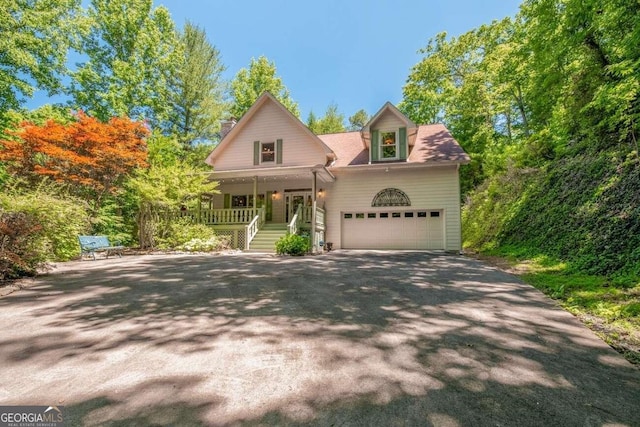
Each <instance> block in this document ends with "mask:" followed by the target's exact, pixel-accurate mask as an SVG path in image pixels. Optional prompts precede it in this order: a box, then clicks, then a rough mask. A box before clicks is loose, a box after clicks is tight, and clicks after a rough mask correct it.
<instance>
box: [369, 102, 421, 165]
mask: <svg viewBox="0 0 640 427" xmlns="http://www.w3.org/2000/svg"><path fill="white" fill-rule="evenodd" d="M417 131H418V127H417V126H416V124H415V123H413V122H412V121H411V120H409V118H408V117H407V116H405V115H404V114H402V113H401V112H400V110H398V109H397V108H396V107H395V106H394V105H393V104H391V103H390V102H387V103H386V104H384V105H383V106H382V108H381V109H380V110H379V111H378V112H377V113H376V114H375V115H374V116H373V117H372V118H371V120H369V122H368V123H367V124H366V125H365V126H364V127H363V128H362V131H361V133H362V141H363V144H364V145H365V148H366V149H368V150H369V163H381V162H406V161H407V158H408V157H409V154H410V152H411V148H412V147H413V145H414V143H415V139H416V134H417Z"/></svg>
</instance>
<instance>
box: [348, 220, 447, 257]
mask: <svg viewBox="0 0 640 427" xmlns="http://www.w3.org/2000/svg"><path fill="white" fill-rule="evenodd" d="M341 216H342V224H341V236H342V247H343V248H345V249H434V250H435V249H444V247H445V238H444V211H443V210H390V211H383V212H380V211H378V212H366V211H365V212H363V211H352V212H343V213H342V214H341Z"/></svg>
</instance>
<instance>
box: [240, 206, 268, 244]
mask: <svg viewBox="0 0 640 427" xmlns="http://www.w3.org/2000/svg"><path fill="white" fill-rule="evenodd" d="M264 220H265V209H264V206H263V207H261V208H258V213H257V215H256V216H254V217H253V220H252V221H251V222H250V223H249V224H248V225H246V226H245V239H244V248H245V249H249V245H250V244H251V241H252V240H253V238H254V237H255V236H256V234H258V230H260V227H262V225H263V224H264Z"/></svg>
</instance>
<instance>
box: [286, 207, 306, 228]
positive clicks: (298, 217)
mask: <svg viewBox="0 0 640 427" xmlns="http://www.w3.org/2000/svg"><path fill="white" fill-rule="evenodd" d="M302 212H303V206H302V205H299V206H298V209H296V213H295V214H294V215H293V218H291V221H290V222H289V225H288V226H287V229H288V231H289V234H296V233H297V232H298V228H300V223H301V222H302Z"/></svg>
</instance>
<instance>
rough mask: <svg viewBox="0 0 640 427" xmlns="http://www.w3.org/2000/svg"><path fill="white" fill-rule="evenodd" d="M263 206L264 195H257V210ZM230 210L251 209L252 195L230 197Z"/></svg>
mask: <svg viewBox="0 0 640 427" xmlns="http://www.w3.org/2000/svg"><path fill="white" fill-rule="evenodd" d="M262 206H264V194H258V203H257V206H256V207H258V208H261V207H262ZM231 207H232V208H252V207H253V194H248V195H244V194H240V195H234V196H231Z"/></svg>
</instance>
